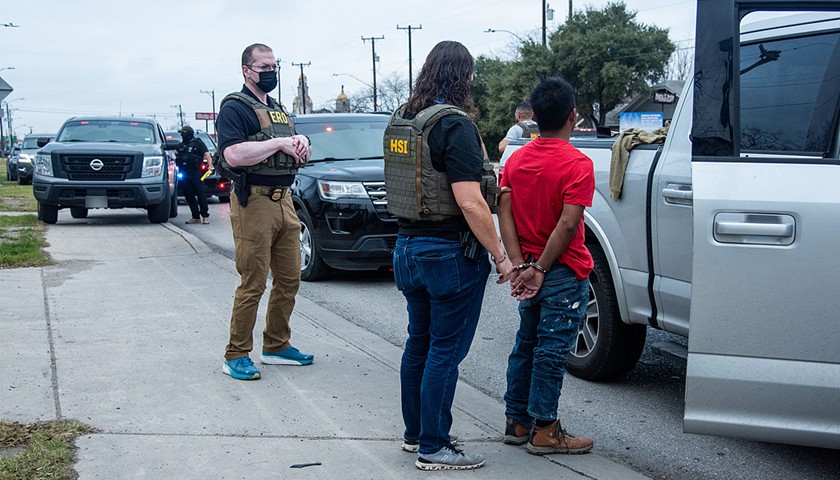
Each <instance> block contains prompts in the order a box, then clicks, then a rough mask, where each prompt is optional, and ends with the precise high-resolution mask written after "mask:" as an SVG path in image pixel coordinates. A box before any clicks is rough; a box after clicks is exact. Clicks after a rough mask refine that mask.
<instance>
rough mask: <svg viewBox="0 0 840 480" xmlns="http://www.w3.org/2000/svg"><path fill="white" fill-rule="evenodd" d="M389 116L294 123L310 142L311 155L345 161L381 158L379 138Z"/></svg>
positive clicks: (313, 157) (321, 158)
mask: <svg viewBox="0 0 840 480" xmlns="http://www.w3.org/2000/svg"><path fill="white" fill-rule="evenodd" d="M387 125H388V117H386V116H383V117H382V121H372V122H359V121H355V122H353V121H350V122H348V121H341V120H337V121H334V122H329V121H326V122H323V123H320V122H319V123H314V122H313V123H310V122H305V123H304V122H301V123H296V124H295V130H296V131H297V133H299V134H301V135H306V136H308V137H309V139H310V140H311V141H312V158H311V160H310V161H318V160H332V159H336V160H347V159H356V158H382V156H383V152H382V137H383V136H384V135H385V127H386V126H387Z"/></svg>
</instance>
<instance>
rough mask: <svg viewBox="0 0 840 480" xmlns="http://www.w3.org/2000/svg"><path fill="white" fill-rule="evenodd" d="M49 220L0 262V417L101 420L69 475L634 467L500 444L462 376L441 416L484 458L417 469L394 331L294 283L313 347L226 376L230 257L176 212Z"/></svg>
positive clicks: (494, 405) (615, 475)
mask: <svg viewBox="0 0 840 480" xmlns="http://www.w3.org/2000/svg"><path fill="white" fill-rule="evenodd" d="M64 220H65V218H64V216H63V215H62V216H61V218H60V223H59V224H58V225H54V226H50V227H49V229H48V231H47V241H48V242H49V243H50V247H49V248H48V251H49V253H50V255H52V257H53V259H54V260H55V261H56V264H55V265H53V266H49V267H44V268H28V269H13V270H0V292H2V295H0V312H2V315H0V331H2V332H3V334H2V336H0V348H2V349H3V350H4V351H6V352H9V354H8V357H7V358H11V362H10V366H9V364H7V367H6V368H4V369H3V370H2V371H0V419H2V420H13V421H21V422H32V421H37V420H50V419H55V418H71V419H77V420H80V421H82V422H85V423H87V424H89V425H92V426H94V427H97V428H98V429H100V430H101V433H98V434H94V435H88V436H85V437H82V438H80V439H79V440H78V442H77V445H78V447H79V449H78V462H77V464H76V470H77V471H78V473H79V478H81V479H88V478H102V479H117V478H138V477H139V478H155V479H158V478H161V479H169V478H173V479H174V478H178V479H182V478H212V479H219V478H225V479H240V478H241V479H245V478H290V479H397V478H399V479H402V478H407V479H412V478H417V479H420V478H424V479H425V478H433V477H439V478H440V477H446V478H449V477H458V478H492V479H513V478H522V477H524V476H525V475H526V474H525V472H527V476H528V477H532V478H551V479H622V480H623V479H642V478H646V477H644V476H643V475H641V474H638V473H636V472H634V471H632V470H630V469H628V468H626V467H624V466H622V465H619V464H617V463H614V462H612V461H610V460H608V459H606V458H604V457H602V456H600V455H598V453H597V448H598V447H597V444H596V448H595V451H594V452H595V453H591V454H586V455H575V456H567V455H553V456H546V457H537V456H533V455H529V454H528V453H527V452H526V451H525V450H524V449H523V448H521V447H511V446H506V445H503V444H502V443H501V438H502V432H501V428H502V426H503V422H504V413H503V412H504V408H503V405H502V404H501V403H499V402H498V401H496V400H494V399H492V398H490V397H488V396H487V395H485V394H483V393H481V392H479V391H478V390H476V389H474V388H472V387H470V386H469V385H466V384H464V383H463V382H461V384H460V385H459V386H458V390H457V393H456V398H455V408H454V411H453V416H454V418H455V423H454V426H453V432H456V433H458V434H459V435H461V437H462V438H463V439H464V442H463V443H464V446H465V448H468V449H469V450H470V451H476V452H479V453H482V454H484V455H485V456H486V457H487V463H486V464H485V466H484V467H483V468H481V469H478V470H475V471H466V472H438V473H430V472H423V471H420V470H418V469H417V468H415V466H414V460H415V458H416V455H413V454H409V453H405V452H402V451H401V450H400V444H401V434H402V420H401V417H400V409H399V360H400V356H401V353H402V351H401V349H400V348H399V347H396V346H394V345H392V344H390V343H388V342H386V341H384V340H383V339H381V338H379V337H378V336H376V335H374V334H372V333H370V332H368V331H366V330H364V329H361V328H359V327H357V326H356V325H354V324H353V323H351V322H350V321H348V320H346V319H344V318H341V317H339V316H336V315H335V314H333V313H331V312H329V311H327V310H325V309H323V308H321V307H319V306H318V305H316V304H314V303H312V302H309V301H308V300H306V299H305V298H302V297H300V296H299V297H298V300H297V306H296V308H295V314H294V315H293V319H292V328H293V331H294V339H293V341H294V343H295V345H297V346H299V347H301V348H302V349H303V350H305V351H308V352H313V353H315V354H316V355H317V356H316V361H315V364H313V365H312V366H309V367H284V366H268V365H260V364H259V363H258V364H257V366H258V367H259V368H260V370H261V371H262V376H263V378H262V379H261V380H259V381H256V382H242V381H236V380H233V379H231V378H230V377H228V376H227V375H224V374H223V373H222V371H221V366H222V360H223V358H222V354H223V351H224V346H225V344H226V343H227V339H228V330H229V317H230V304H231V300H232V295H233V291H234V288H235V287H236V285H237V283H238V275H237V274H236V270H235V268H234V265H233V262H232V261H231V260H229V259H227V258H225V257H223V256H221V255H219V254H216V253H213V252H212V251H211V250H210V249H209V248H208V247H207V246H206V245H204V244H203V243H202V242H200V241H199V240H198V239H196V238H195V237H194V236H192V235H190V234H189V233H187V232H185V231H183V230H181V229H179V228H177V227H175V226H173V225H168V224H164V225H150V224H141V223H136V224H133V223H132V224H127V225H122V224H112V225H107V226H103V225H90V224H85V222H84V221H75V222H74V221H72V220H71V219H70V218H69V215H68V216H67V219H66V220H67V221H66V222H65V221H64ZM394 308H404V306H403V305H395V306H394ZM263 315H264V305H263V306H262V308H261V313H260V316H261V318H262V317H263ZM261 323H262V320H260V321H258V328H257V331H256V333H255V341H256V345H255V349H254V350H255V351H256V352H259V351H260V349H261V343H260V341H261V335H260V334H259V331H260V329H261V327H259V325H260V324H261ZM252 359H254V360H257V356H256V355H252ZM310 462H321V465H320V466H310V467H306V468H301V469H293V468H290V466H291V465H293V464H301V463H310Z"/></svg>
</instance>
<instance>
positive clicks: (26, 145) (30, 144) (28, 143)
mask: <svg viewBox="0 0 840 480" xmlns="http://www.w3.org/2000/svg"><path fill="white" fill-rule="evenodd" d="M38 138H40V137H26V138H24V139H23V146H22V148H23V149H24V150H33V149H38V148H40V147H39V146H38Z"/></svg>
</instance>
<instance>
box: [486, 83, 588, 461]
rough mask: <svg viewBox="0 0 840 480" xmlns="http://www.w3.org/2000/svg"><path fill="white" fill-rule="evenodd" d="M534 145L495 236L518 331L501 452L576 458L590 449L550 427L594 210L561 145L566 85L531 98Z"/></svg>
mask: <svg viewBox="0 0 840 480" xmlns="http://www.w3.org/2000/svg"><path fill="white" fill-rule="evenodd" d="M530 101H531V108H533V110H534V115H535V117H536V121H537V125H538V126H539V129H540V136H539V137H537V138H536V139H534V140H532V141H531V142H529V143H528V144H526V145H525V146H523V147H522V148H520V149H519V150H517V151H516V152H515V153H514V154H513V155H512V156H511V157H510V158H509V159H508V162H507V165H506V166H505V175H504V177H503V179H502V184H501V186H502V195H501V199H500V205H499V227H500V230H501V232H502V240H503V242H504V244H505V249H506V250H507V254H508V257H510V260H511V261H512V262H513V264H514V265H519V267H518V268H517V269H516V270H515V271H514V273H513V274H512V276H511V294H512V295H513V296H514V297H517V298H518V299H519V301H520V303H519V316H520V325H519V331H518V332H517V334H516V344H515V345H514V347H513V351H512V352H511V354H510V357H509V358H508V370H507V382H508V387H507V392H506V393H505V417H506V424H505V440H504V441H505V443H508V444H513V445H522V444H523V443H526V442H527V443H528V445H527V449H528V451H529V452H530V453H533V454H535V455H544V454H548V453H583V452H587V451H589V450H591V449H592V440H591V439H589V438H585V437H575V436H573V435H570V434H568V433H567V432H566V431H565V430H563V428H562V427H561V426H560V422H559V421H558V420H557V406H558V402H559V399H560V390H561V388H562V387H563V375H564V374H565V373H566V357H567V356H568V354H569V350H570V349H571V348H572V347H573V346H574V343H575V338H576V336H577V332H578V326H579V324H580V322H581V321H582V319H583V318H584V315H585V314H586V306H587V304H588V302H589V272H590V271H591V270H592V265H593V262H592V255H591V254H590V253H589V250H588V249H587V248H586V245H584V226H583V210H584V208H585V207H591V206H592V195H593V194H594V192H595V173H594V171H593V167H592V160H590V159H589V158H588V157H587V156H586V155H584V154H583V153H581V152H580V151H579V150H578V149H576V148H575V147H573V146H572V145H571V144H570V143H569V136H570V134H571V132H572V128H573V127H574V124H575V115H576V112H575V99H574V91H573V89H572V86H571V85H569V84H568V83H567V82H566V81H564V80H561V79H559V78H548V79H544V80H541V81H540V82H539V83H538V84H537V85H536V86H535V87H534V89H533V91H531V98H530Z"/></svg>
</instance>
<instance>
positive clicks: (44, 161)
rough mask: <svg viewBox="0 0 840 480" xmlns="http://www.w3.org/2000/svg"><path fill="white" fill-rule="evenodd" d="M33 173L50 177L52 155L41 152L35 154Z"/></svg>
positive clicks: (51, 173) (51, 172)
mask: <svg viewBox="0 0 840 480" xmlns="http://www.w3.org/2000/svg"><path fill="white" fill-rule="evenodd" d="M35 173H37V174H38V175H43V176H45V177H52V176H53V169H52V157H50V156H49V155H41V154H38V155H35Z"/></svg>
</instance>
